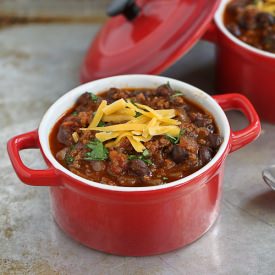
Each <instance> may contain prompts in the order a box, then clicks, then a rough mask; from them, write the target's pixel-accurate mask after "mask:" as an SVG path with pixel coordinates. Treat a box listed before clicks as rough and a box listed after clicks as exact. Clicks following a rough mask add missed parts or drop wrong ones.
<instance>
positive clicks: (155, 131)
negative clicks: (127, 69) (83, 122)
mask: <svg viewBox="0 0 275 275" xmlns="http://www.w3.org/2000/svg"><path fill="white" fill-rule="evenodd" d="M175 116H176V111H175V110H174V109H166V110H154V109H152V108H151V107H149V106H147V105H143V104H139V103H133V102H131V101H130V100H126V101H125V100H124V99H119V100H117V101H115V102H113V103H111V104H110V105H108V104H107V101H106V100H103V101H102V102H101V104H100V105H99V107H98V110H97V111H96V113H95V116H94V118H93V119H92V121H91V123H90V125H89V126H88V127H87V128H81V129H80V130H82V131H96V132H97V133H96V135H95V136H96V138H97V139H98V140H99V141H101V142H106V144H105V146H106V147H107V148H110V147H114V146H118V145H119V143H120V141H121V140H122V138H127V139H128V140H129V142H130V143H131V145H132V146H133V148H134V149H135V151H136V152H143V151H144V150H145V149H146V148H145V146H144V144H143V143H144V142H148V141H150V140H151V139H152V138H153V137H154V136H157V135H170V136H173V137H178V136H179V134H180V128H179V125H180V124H181V122H180V121H178V120H176V119H175ZM100 121H103V122H107V123H108V122H111V123H112V125H110V126H103V127H99V126H98V125H99V122H100Z"/></svg>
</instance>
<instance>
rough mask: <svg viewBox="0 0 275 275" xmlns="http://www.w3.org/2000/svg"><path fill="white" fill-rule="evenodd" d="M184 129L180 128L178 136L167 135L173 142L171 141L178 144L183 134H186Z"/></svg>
mask: <svg viewBox="0 0 275 275" xmlns="http://www.w3.org/2000/svg"><path fill="white" fill-rule="evenodd" d="M184 132H185V131H184V130H183V129H181V130H180V134H179V135H178V136H177V137H173V136H171V135H168V134H167V135H165V137H166V138H167V139H168V140H169V141H170V142H171V143H173V144H178V143H179V141H180V138H181V137H182V136H183V134H184Z"/></svg>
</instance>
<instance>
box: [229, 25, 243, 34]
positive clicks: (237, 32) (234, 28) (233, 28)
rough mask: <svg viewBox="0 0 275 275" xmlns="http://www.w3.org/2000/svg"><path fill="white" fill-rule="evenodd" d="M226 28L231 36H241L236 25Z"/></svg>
mask: <svg viewBox="0 0 275 275" xmlns="http://www.w3.org/2000/svg"><path fill="white" fill-rule="evenodd" d="M226 27H227V29H228V30H229V31H230V32H231V33H232V34H233V35H235V36H237V37H239V36H241V34H242V32H241V29H240V27H239V26H238V25H237V24H236V23H231V24H228V25H227V26H226Z"/></svg>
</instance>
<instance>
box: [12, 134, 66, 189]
mask: <svg viewBox="0 0 275 275" xmlns="http://www.w3.org/2000/svg"><path fill="white" fill-rule="evenodd" d="M31 148H40V146H39V140H38V133H37V130H34V131H32V132H29V133H25V134H22V135H19V136H16V137H14V138H12V139H10V140H9V141H8V145H7V149H8V154H9V157H10V160H11V163H12V165H13V168H14V170H15V172H16V174H17V176H18V177H19V178H20V179H21V180H22V181H23V182H24V183H26V184H28V185H33V186H58V185H61V181H60V179H59V177H58V175H57V174H56V172H55V169H54V168H53V167H49V168H48V169H46V170H33V169H30V168H28V167H26V166H25V165H24V163H23V161H22V159H21V157H20V154H19V152H20V151H21V150H24V149H31Z"/></svg>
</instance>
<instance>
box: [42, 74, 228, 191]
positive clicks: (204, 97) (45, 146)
mask: <svg viewBox="0 0 275 275" xmlns="http://www.w3.org/2000/svg"><path fill="white" fill-rule="evenodd" d="M148 81H151V83H155V85H154V86H155V87H156V86H157V85H160V84H163V83H167V82H168V81H169V83H170V85H172V87H173V86H176V88H177V90H178V89H179V87H181V90H186V91H184V92H186V93H188V94H189V97H192V98H193V101H195V102H199V99H200V101H201V102H205V103H206V102H208V104H209V105H211V106H212V107H213V108H214V110H215V112H216V115H214V114H213V112H214V110H208V109H207V108H206V107H205V106H202V107H203V108H205V109H207V110H208V111H209V112H210V113H212V114H213V116H214V117H215V120H216V123H217V125H218V127H219V129H220V131H221V132H222V134H223V137H224V142H223V144H222V145H221V147H220V149H219V151H218V152H217V154H216V155H215V157H214V158H213V159H212V160H211V161H210V162H209V163H208V164H207V165H205V166H204V167H202V168H201V169H200V170H198V171H197V172H195V173H193V174H191V175H190V176H187V177H185V178H183V179H180V180H177V181H174V182H171V183H167V184H165V185H159V186H150V187H121V186H109V185H105V184H101V183H96V182H93V181H90V180H87V179H84V178H82V177H80V176H77V175H76V174H74V173H72V172H70V171H69V170H67V169H66V168H65V167H63V166H62V165H61V164H60V163H59V162H58V161H57V160H56V159H55V158H54V156H53V155H52V153H51V152H50V149H49V141H48V139H49V129H48V130H47V132H48V133H46V134H45V127H46V125H48V124H49V123H50V121H52V117H53V116H54V117H55V119H54V123H52V125H54V124H55V122H56V121H57V120H58V118H59V117H60V116H61V115H62V114H63V113H64V111H65V110H67V109H69V108H67V107H69V106H66V108H63V109H64V110H62V105H63V102H64V101H65V100H66V99H70V100H72V99H73V98H76V96H75V95H78V96H79V95H80V94H82V93H84V92H85V91H87V90H90V91H91V90H93V92H94V93H97V92H100V91H103V90H105V89H106V88H105V87H104V88H103V87H102V83H105V82H108V83H119V82H120V83H125V84H124V85H122V84H120V86H124V87H127V86H132V87H137V86H136V84H131V83H133V82H135V83H140V82H141V83H142V85H141V86H143V87H148V88H150V87H152V88H153V86H152V84H151V86H150V85H148V84H146V82H148ZM127 83H128V84H127ZM143 83H144V84H143ZM113 85H114V86H116V87H117V85H116V84H113ZM103 86H104V85H103ZM107 86H108V87H111V86H112V85H107ZM141 86H140V87H141ZM93 87H99V88H97V90H96V91H95V90H94V89H95V88H93ZM187 90H189V91H188V92H187ZM191 91H192V92H191ZM192 93H194V95H191V94H192ZM194 98H197V100H195V99H194ZM191 100H192V99H191ZM201 102H199V104H200V105H204V104H201ZM72 105H73V104H70V106H72ZM208 108H209V107H208ZM56 110H59V114H58V115H56ZM60 110H62V111H60ZM217 116H218V117H217ZM38 133H39V141H40V144H41V149H42V151H43V153H44V156H45V157H46V158H47V160H48V161H49V163H50V164H51V165H52V166H53V167H54V168H55V169H57V170H58V171H60V172H62V173H63V174H66V175H67V176H70V177H72V178H73V179H75V180H78V181H80V182H82V183H85V184H86V185H90V186H93V187H96V188H100V189H106V190H111V191H124V192H142V191H153V190H160V189H167V188H173V187H175V186H179V185H184V184H186V183H187V182H190V181H192V180H194V179H195V178H196V177H199V176H200V175H202V174H204V173H205V172H206V171H208V170H209V169H210V168H211V167H212V166H214V165H215V164H216V163H217V162H218V161H219V160H220V159H221V158H223V157H224V156H223V155H224V154H226V151H228V150H227V148H228V146H229V142H230V126H229V123H228V120H227V118H226V116H225V114H224V112H223V110H222V109H221V107H220V106H219V104H218V103H217V102H216V101H215V100H214V99H213V98H212V97H211V96H209V95H208V94H206V93H204V92H203V91H201V90H199V89H197V88H195V87H193V86H191V85H189V84H186V83H184V82H181V81H178V80H174V79H171V78H166V77H160V76H151V75H124V76H115V77H110V78H104V79H101V80H96V81H93V82H90V83H86V84H84V85H81V86H79V87H77V88H75V89H73V90H72V91H70V92H68V93H66V94H65V95H64V96H62V97H61V98H60V99H59V100H57V101H56V102H55V103H54V104H53V105H52V106H51V107H50V108H49V110H48V111H47V112H46V114H45V115H44V117H43V119H42V121H41V123H40V126H39V130H38Z"/></svg>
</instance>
